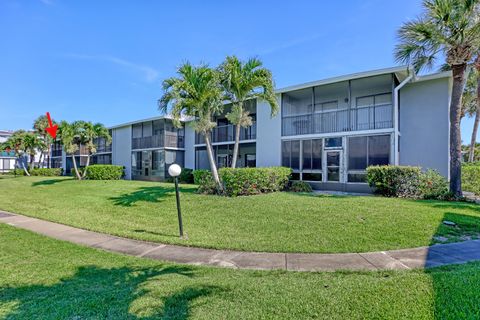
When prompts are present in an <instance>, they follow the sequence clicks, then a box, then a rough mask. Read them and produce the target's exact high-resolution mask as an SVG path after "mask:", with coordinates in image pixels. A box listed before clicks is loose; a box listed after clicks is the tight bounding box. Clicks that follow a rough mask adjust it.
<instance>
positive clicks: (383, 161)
mask: <svg viewBox="0 0 480 320" xmlns="http://www.w3.org/2000/svg"><path fill="white" fill-rule="evenodd" d="M389 163H390V135H382V136H370V137H350V138H348V182H365V178H366V173H365V170H366V169H367V167H368V166H373V165H387V164H389Z"/></svg>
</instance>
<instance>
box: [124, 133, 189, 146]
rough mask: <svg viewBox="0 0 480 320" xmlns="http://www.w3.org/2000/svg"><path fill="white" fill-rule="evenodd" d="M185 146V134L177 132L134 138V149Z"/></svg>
mask: <svg viewBox="0 0 480 320" xmlns="http://www.w3.org/2000/svg"><path fill="white" fill-rule="evenodd" d="M184 147H185V141H184V136H182V135H178V134H176V133H164V134H159V135H154V136H149V137H142V138H132V149H148V148H184Z"/></svg>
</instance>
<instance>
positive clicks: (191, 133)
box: [185, 122, 195, 169]
mask: <svg viewBox="0 0 480 320" xmlns="http://www.w3.org/2000/svg"><path fill="white" fill-rule="evenodd" d="M185 168H190V169H195V130H193V128H192V126H191V125H190V124H189V123H188V122H187V123H186V124H185Z"/></svg>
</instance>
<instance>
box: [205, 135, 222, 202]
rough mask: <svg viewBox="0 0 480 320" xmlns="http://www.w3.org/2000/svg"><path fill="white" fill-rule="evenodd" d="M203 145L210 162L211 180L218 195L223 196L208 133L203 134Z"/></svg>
mask: <svg viewBox="0 0 480 320" xmlns="http://www.w3.org/2000/svg"><path fill="white" fill-rule="evenodd" d="M205 144H206V145H207V155H208V161H209V162H210V170H211V171H212V175H213V180H214V181H215V184H216V185H217V189H218V193H220V194H223V185H222V183H221V182H220V177H219V176H218V171H217V164H216V163H215V159H214V158H213V150H212V142H211V141H210V133H207V134H205Z"/></svg>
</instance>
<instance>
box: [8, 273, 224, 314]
mask: <svg viewBox="0 0 480 320" xmlns="http://www.w3.org/2000/svg"><path fill="white" fill-rule="evenodd" d="M168 275H180V276H186V277H192V276H193V273H192V270H191V268H189V267H186V266H171V267H165V268H129V267H122V268H112V269H103V268H98V267H95V266H87V267H80V268H79V269H78V270H77V272H76V273H75V274H74V275H73V276H72V277H69V278H66V279H60V281H59V282H58V283H54V284H52V285H28V286H23V287H5V288H0V304H1V305H3V306H9V305H11V310H12V311H11V312H10V313H9V314H7V315H6V319H90V318H95V319H187V318H188V317H189V315H190V304H191V303H192V302H193V301H194V300H195V299H197V298H200V297H203V296H209V295H212V294H215V293H217V292H220V291H221V289H220V288H219V287H216V286H209V285H193V286H180V285H179V286H178V287H181V289H180V290H178V291H174V292H172V291H171V290H169V289H165V290H164V291H163V292H165V294H163V295H162V294H161V293H158V292H152V291H154V290H156V289H157V288H158V289H160V290H161V287H158V286H162V285H163V286H166V285H170V286H171V285H172V283H175V281H179V280H178V278H176V277H168V278H165V279H164V280H163V279H162V277H166V276H168ZM149 288H152V289H149ZM143 296H146V299H150V300H151V299H153V300H156V301H159V302H161V303H159V304H155V305H156V306H157V307H152V308H150V309H148V310H145V309H144V308H141V309H140V311H142V312H145V313H147V314H148V315H147V316H137V315H135V314H132V313H131V309H132V307H131V305H132V303H134V302H135V300H137V299H142V297H143ZM140 305H141V303H140ZM133 309H134V310H135V305H133ZM4 310H5V309H4Z"/></svg>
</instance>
